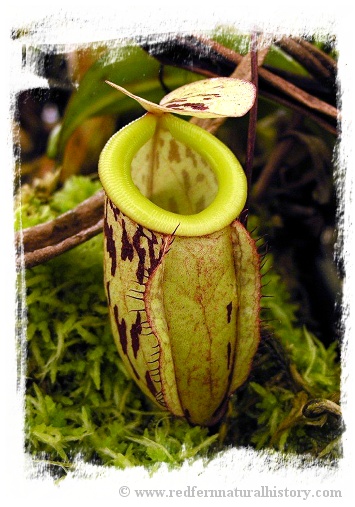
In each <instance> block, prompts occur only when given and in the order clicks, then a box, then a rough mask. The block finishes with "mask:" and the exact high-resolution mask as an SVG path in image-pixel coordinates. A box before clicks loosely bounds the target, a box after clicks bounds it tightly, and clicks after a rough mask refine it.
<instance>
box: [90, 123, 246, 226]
mask: <svg viewBox="0 0 355 507" xmlns="http://www.w3.org/2000/svg"><path fill="white" fill-rule="evenodd" d="M158 125H159V126H162V127H164V128H165V129H167V130H169V131H170V133H171V135H172V136H173V138H174V139H176V140H177V141H179V142H181V143H183V144H184V145H186V146H187V147H188V148H190V149H192V150H194V151H195V152H197V153H198V154H199V155H200V156H201V157H202V158H203V159H204V160H205V161H206V162H207V163H208V164H209V167H210V169H211V171H212V172H213V173H214V175H215V177H216V180H217V186H218V188H217V192H216V195H215V197H214V199H213V200H212V202H211V203H210V204H209V205H208V206H206V207H205V208H204V209H203V210H202V211H200V212H198V213H194V214H180V213H175V212H173V211H169V210H167V209H164V208H162V207H160V206H158V205H157V204H155V203H154V202H152V201H151V200H150V199H149V198H147V197H146V196H144V195H143V193H142V192H141V191H140V190H139V189H138V187H137V186H136V184H135V183H134V181H133V179H132V174H131V172H132V161H133V159H134V157H135V155H136V154H137V152H138V151H139V150H140V149H141V148H142V147H143V146H144V145H145V144H146V143H147V142H148V141H149V140H150V139H151V138H152V137H153V135H154V133H155V131H156V128H157V126H158ZM99 176H100V180H101V183H102V186H103V188H104V190H105V192H106V195H107V196H108V198H109V199H110V200H111V201H112V202H113V203H114V204H115V205H116V206H117V207H118V208H119V209H120V210H121V211H122V212H123V213H124V214H125V215H127V216H128V217H129V218H131V219H132V220H134V221H135V222H136V223H138V224H140V225H142V226H144V227H146V228H148V229H150V230H153V231H156V232H160V233H163V234H172V233H173V232H174V231H176V232H175V234H176V235H178V236H203V235H207V234H212V233H213V232H216V231H218V230H221V229H223V228H224V227H226V226H227V225H229V224H231V223H232V222H233V220H235V219H236V218H237V217H238V216H239V214H240V213H241V211H242V210H243V207H244V205H245V201H246V195H247V180H246V177H245V174H244V171H243V168H242V167H241V165H240V163H239V161H238V160H237V159H236V157H235V156H234V154H233V153H232V152H231V151H230V150H229V148H227V147H226V146H225V145H224V144H223V143H222V142H221V141H219V140H218V139H217V138H216V137H214V136H213V135H212V134H210V133H209V132H207V131H205V130H203V129H202V128H200V127H198V126H197V125H194V124H192V123H190V122H187V121H184V120H181V119H180V118H177V117H175V116H173V115H172V114H170V113H165V114H162V115H160V116H157V115H155V114H152V113H146V114H145V115H144V116H142V117H141V118H139V119H138V120H135V121H134V122H132V123H130V124H129V125H127V126H126V127H124V128H123V129H121V130H120V131H119V132H117V133H116V134H114V135H113V136H112V137H111V139H109V141H108V142H107V144H106V146H105V147H104V149H103V151H102V153H101V156H100V160H99Z"/></svg>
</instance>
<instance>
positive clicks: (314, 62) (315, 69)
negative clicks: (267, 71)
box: [276, 37, 335, 84]
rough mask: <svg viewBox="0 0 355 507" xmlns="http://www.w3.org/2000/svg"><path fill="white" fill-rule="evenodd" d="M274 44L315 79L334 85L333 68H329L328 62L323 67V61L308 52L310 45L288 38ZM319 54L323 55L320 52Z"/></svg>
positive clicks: (311, 52)
mask: <svg viewBox="0 0 355 507" xmlns="http://www.w3.org/2000/svg"><path fill="white" fill-rule="evenodd" d="M276 44H277V45H278V46H280V48H281V49H283V50H284V51H286V52H287V53H288V54H289V55H291V56H292V57H293V58H294V59H295V60H297V61H298V62H299V63H300V64H301V65H303V67H304V68H305V69H307V70H308V71H309V72H310V73H311V74H312V75H313V76H314V77H315V78H317V79H319V80H321V81H324V80H325V81H327V82H328V83H331V84H334V78H335V76H334V67H332V66H330V65H329V63H328V61H327V64H326V65H324V63H323V62H324V59H323V58H319V56H318V55H317V56H316V55H315V54H314V52H313V51H311V50H310V48H309V46H311V48H312V47H313V46H312V44H307V45H304V44H301V43H300V39H291V38H289V37H284V38H282V39H281V40H280V41H278V42H277V43H276ZM320 53H321V54H323V52H322V51H320Z"/></svg>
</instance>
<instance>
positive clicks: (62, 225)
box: [15, 190, 104, 268]
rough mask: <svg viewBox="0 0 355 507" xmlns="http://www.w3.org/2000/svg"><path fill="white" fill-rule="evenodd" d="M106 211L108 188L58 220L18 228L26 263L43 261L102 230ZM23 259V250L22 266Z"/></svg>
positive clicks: (29, 264)
mask: <svg viewBox="0 0 355 507" xmlns="http://www.w3.org/2000/svg"><path fill="white" fill-rule="evenodd" d="M103 211H104V191H103V190H100V191H99V192H97V193H96V194H95V195H93V196H92V197H90V198H89V199H86V200H85V201H83V202H82V203H80V204H79V205H78V206H77V207H76V208H73V209H72V210H70V211H67V212H66V213H64V214H62V215H60V216H59V217H57V218H55V219H54V220H50V221H48V222H45V223H44V224H39V225H35V226H33V227H29V228H28V229H24V230H23V231H21V232H18V233H17V234H16V239H15V241H16V244H17V246H18V251H19V252H20V250H21V249H20V245H21V242H22V245H23V250H24V259H23V261H24V264H25V267H26V268H30V267H34V266H37V265H38V264H42V263H43V262H46V261H48V260H50V259H52V258H53V257H56V256H58V255H60V254H62V253H64V252H66V251H67V250H70V249H71V248H74V247H75V246H77V245H79V244H80V243H83V242H85V241H87V240H88V239H90V238H92V237H93V236H95V235H97V234H99V233H100V232H102V227H103ZM21 261H22V259H21V254H20V253H19V254H18V259H17V265H18V267H20V266H21Z"/></svg>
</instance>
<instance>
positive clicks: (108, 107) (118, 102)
mask: <svg viewBox="0 0 355 507" xmlns="http://www.w3.org/2000/svg"><path fill="white" fill-rule="evenodd" d="M159 69H160V64H159V62H158V61H157V60H155V59H154V58H153V57H151V56H150V55H148V54H147V53H146V52H145V51H144V50H143V49H141V48H140V47H139V46H134V45H130V46H124V47H118V48H114V49H108V50H107V51H106V53H105V54H104V56H102V57H101V58H100V59H99V60H97V62H96V63H95V64H94V65H93V66H92V67H91V68H90V69H89V70H88V71H87V73H86V74H85V76H84V77H83V79H82V80H81V82H80V85H79V88H78V90H77V91H76V92H74V93H73V95H72V97H71V98H70V101H69V103H68V106H67V108H66V111H65V115H64V119H63V123H62V126H61V129H60V132H59V133H56V138H57V146H56V147H55V146H53V144H55V140H54V143H53V142H52V143H51V148H50V151H51V153H50V154H51V155H52V156H55V157H57V158H58V159H60V158H61V157H62V156H63V153H64V149H65V145H66V143H67V141H68V139H69V137H70V136H71V134H72V133H73V132H74V130H75V129H76V128H77V127H79V125H81V124H82V123H83V122H84V121H85V120H86V119H88V118H91V117H93V116H98V115H105V114H117V113H121V114H122V113H124V112H127V111H131V110H134V109H136V110H137V111H140V110H142V109H141V108H140V107H139V106H138V108H137V105H136V103H135V102H134V101H132V100H131V99H130V98H128V97H126V96H124V95H123V94H118V93H117V91H116V90H114V89H113V88H112V87H111V86H109V85H107V84H106V83H105V80H109V81H113V82H115V83H117V84H119V85H123V86H125V87H126V88H128V89H129V91H131V92H132V93H135V94H137V95H139V96H143V97H145V98H146V99H147V100H151V101H153V102H156V101H159V100H160V99H161V98H162V97H163V96H164V95H165V93H164V91H163V89H162V86H161V84H160V82H159ZM198 77H199V76H197V75H196V76H195V77H194V74H192V73H188V72H187V71H183V70H179V69H175V68H173V67H166V68H164V83H165V85H166V86H167V87H168V88H171V89H174V88H177V87H179V86H182V85H184V84H186V83H188V82H190V81H194V80H196V79H197V78H198ZM142 112H143V110H142ZM52 141H53V139H52Z"/></svg>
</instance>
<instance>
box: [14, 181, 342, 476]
mask: <svg viewBox="0 0 355 507" xmlns="http://www.w3.org/2000/svg"><path fill="white" fill-rule="evenodd" d="M99 188H100V184H99V182H98V181H94V180H91V179H90V178H88V177H83V176H74V177H72V178H70V179H68V180H67V181H66V183H65V185H64V187H63V188H62V189H61V190H59V191H57V192H55V193H53V194H52V193H48V194H44V195H43V194H41V195H40V196H39V195H38V192H36V190H35V189H33V188H30V187H28V188H27V189H26V191H25V192H23V193H22V213H21V216H20V215H18V216H20V218H21V220H18V223H21V222H22V226H23V227H27V226H30V225H33V224H34V223H38V222H40V221H44V220H48V219H49V218H53V217H54V216H56V215H58V214H60V213H62V212H64V211H67V210H68V209H71V208H72V207H74V206H75V205H77V204H78V203H79V202H81V201H82V200H84V199H85V198H87V197H89V196H90V195H91V194H93V193H95V192H96V191H97V190H98V189H99ZM102 241H103V239H102V234H101V235H99V236H97V237H95V238H93V239H91V240H89V241H87V242H86V243H84V244H82V245H79V246H78V247H76V248H74V249H73V250H71V251H69V252H66V253H65V254H63V255H61V256H60V257H57V258H55V259H53V260H51V261H49V262H47V263H46V264H44V265H40V266H37V267H35V268H32V269H28V270H27V271H26V273H25V283H26V312H25V313H24V315H21V316H20V319H22V320H21V322H20V325H22V326H23V328H25V326H27V328H26V338H27V345H26V354H27V371H26V393H25V396H26V435H25V437H26V450H27V451H28V453H30V454H31V456H32V457H33V458H34V459H36V460H40V461H41V462H42V463H46V464H47V466H48V468H49V469H50V470H51V472H52V473H53V474H54V475H60V474H61V473H63V470H65V469H66V468H70V467H72V466H74V465H73V462H74V461H75V459H76V457H78V456H80V457H81V459H83V460H85V461H87V462H92V463H97V464H102V465H108V466H116V467H121V468H124V467H129V466H138V465H144V466H146V467H149V468H151V469H153V470H154V469H155V468H156V467H158V466H159V465H160V463H162V462H165V463H168V464H170V465H171V466H178V465H179V464H181V463H183V462H184V461H185V460H187V459H194V458H196V457H205V458H209V457H211V456H213V455H214V454H215V453H216V452H218V451H220V450H223V449H224V448H226V447H227V446H230V445H232V446H240V445H251V446H253V447H255V448H257V449H262V448H265V447H273V448H276V449H278V450H282V451H288V452H297V453H304V452H307V453H312V454H314V455H315V456H318V455H321V454H322V453H323V455H328V456H332V457H334V456H336V457H339V456H340V448H339V445H337V442H338V440H337V439H338V437H339V434H340V429H339V428H340V426H339V422H338V420H336V421H335V422H334V421H333V422H332V421H331V416H329V417H328V416H326V419H325V420H324V417H323V420H322V421H321V422H322V424H320V423H319V418H318V419H316V420H312V421H310V420H308V419H307V418H305V417H304V416H303V415H302V408H303V406H304V405H305V403H307V402H308V401H309V400H312V399H313V398H315V397H317V398H329V399H333V398H334V397H336V394H337V392H338V391H339V360H338V357H337V354H336V349H335V345H332V346H331V347H330V348H328V349H326V348H325V347H324V346H323V345H322V343H321V342H320V341H319V340H318V339H316V338H315V337H314V336H313V335H311V334H310V333H309V332H308V331H307V330H306V329H304V328H302V327H298V326H297V325H296V318H295V310H296V308H295V305H294V304H293V303H292V302H290V301H289V296H288V293H287V291H286V289H285V287H284V285H283V284H282V282H281V280H280V279H279V277H278V275H277V274H275V273H274V272H272V271H269V273H268V274H267V275H265V278H264V279H265V280H266V283H267V282H268V293H269V294H273V295H274V297H273V298H270V299H267V300H266V302H265V305H264V306H266V307H267V308H268V310H267V318H270V319H272V321H271V322H270V323H269V324H268V326H269V332H268V333H269V337H266V338H264V340H263V341H262V344H261V347H260V350H259V352H258V355H257V357H256V360H255V364H254V368H253V371H252V374H251V376H250V379H249V380H248V382H247V383H246V384H245V385H244V386H243V387H242V388H241V389H240V390H239V391H238V393H236V395H235V396H234V397H233V399H232V400H231V403H230V410H229V414H228V416H227V417H226V419H225V421H224V422H223V423H222V424H221V425H220V426H219V427H216V428H212V429H206V428H200V427H191V426H189V425H188V423H187V422H185V421H184V420H180V419H176V418H174V417H172V416H170V415H169V414H167V413H166V412H162V411H160V410H158V409H157V408H156V407H154V406H153V405H151V404H150V402H149V401H148V400H147V399H146V398H145V397H144V396H143V395H142V393H141V392H140V391H139V389H138V388H137V386H136V385H135V383H134V382H133V381H132V380H131V379H130V378H129V376H128V375H127V372H126V371H125V368H124V366H123V364H122V362H121V360H120V358H119V356H118V353H117V351H116V348H115V344H114V341H113V338H112V336H111V331H110V326H109V321H108V311H107V304H106V298H105V293H104V288H103V273H102V263H103V256H102V249H103V247H102ZM265 311H266V310H265ZM265 311H264V312H265ZM262 318H266V317H265V316H262ZM334 401H336V400H334Z"/></svg>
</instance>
